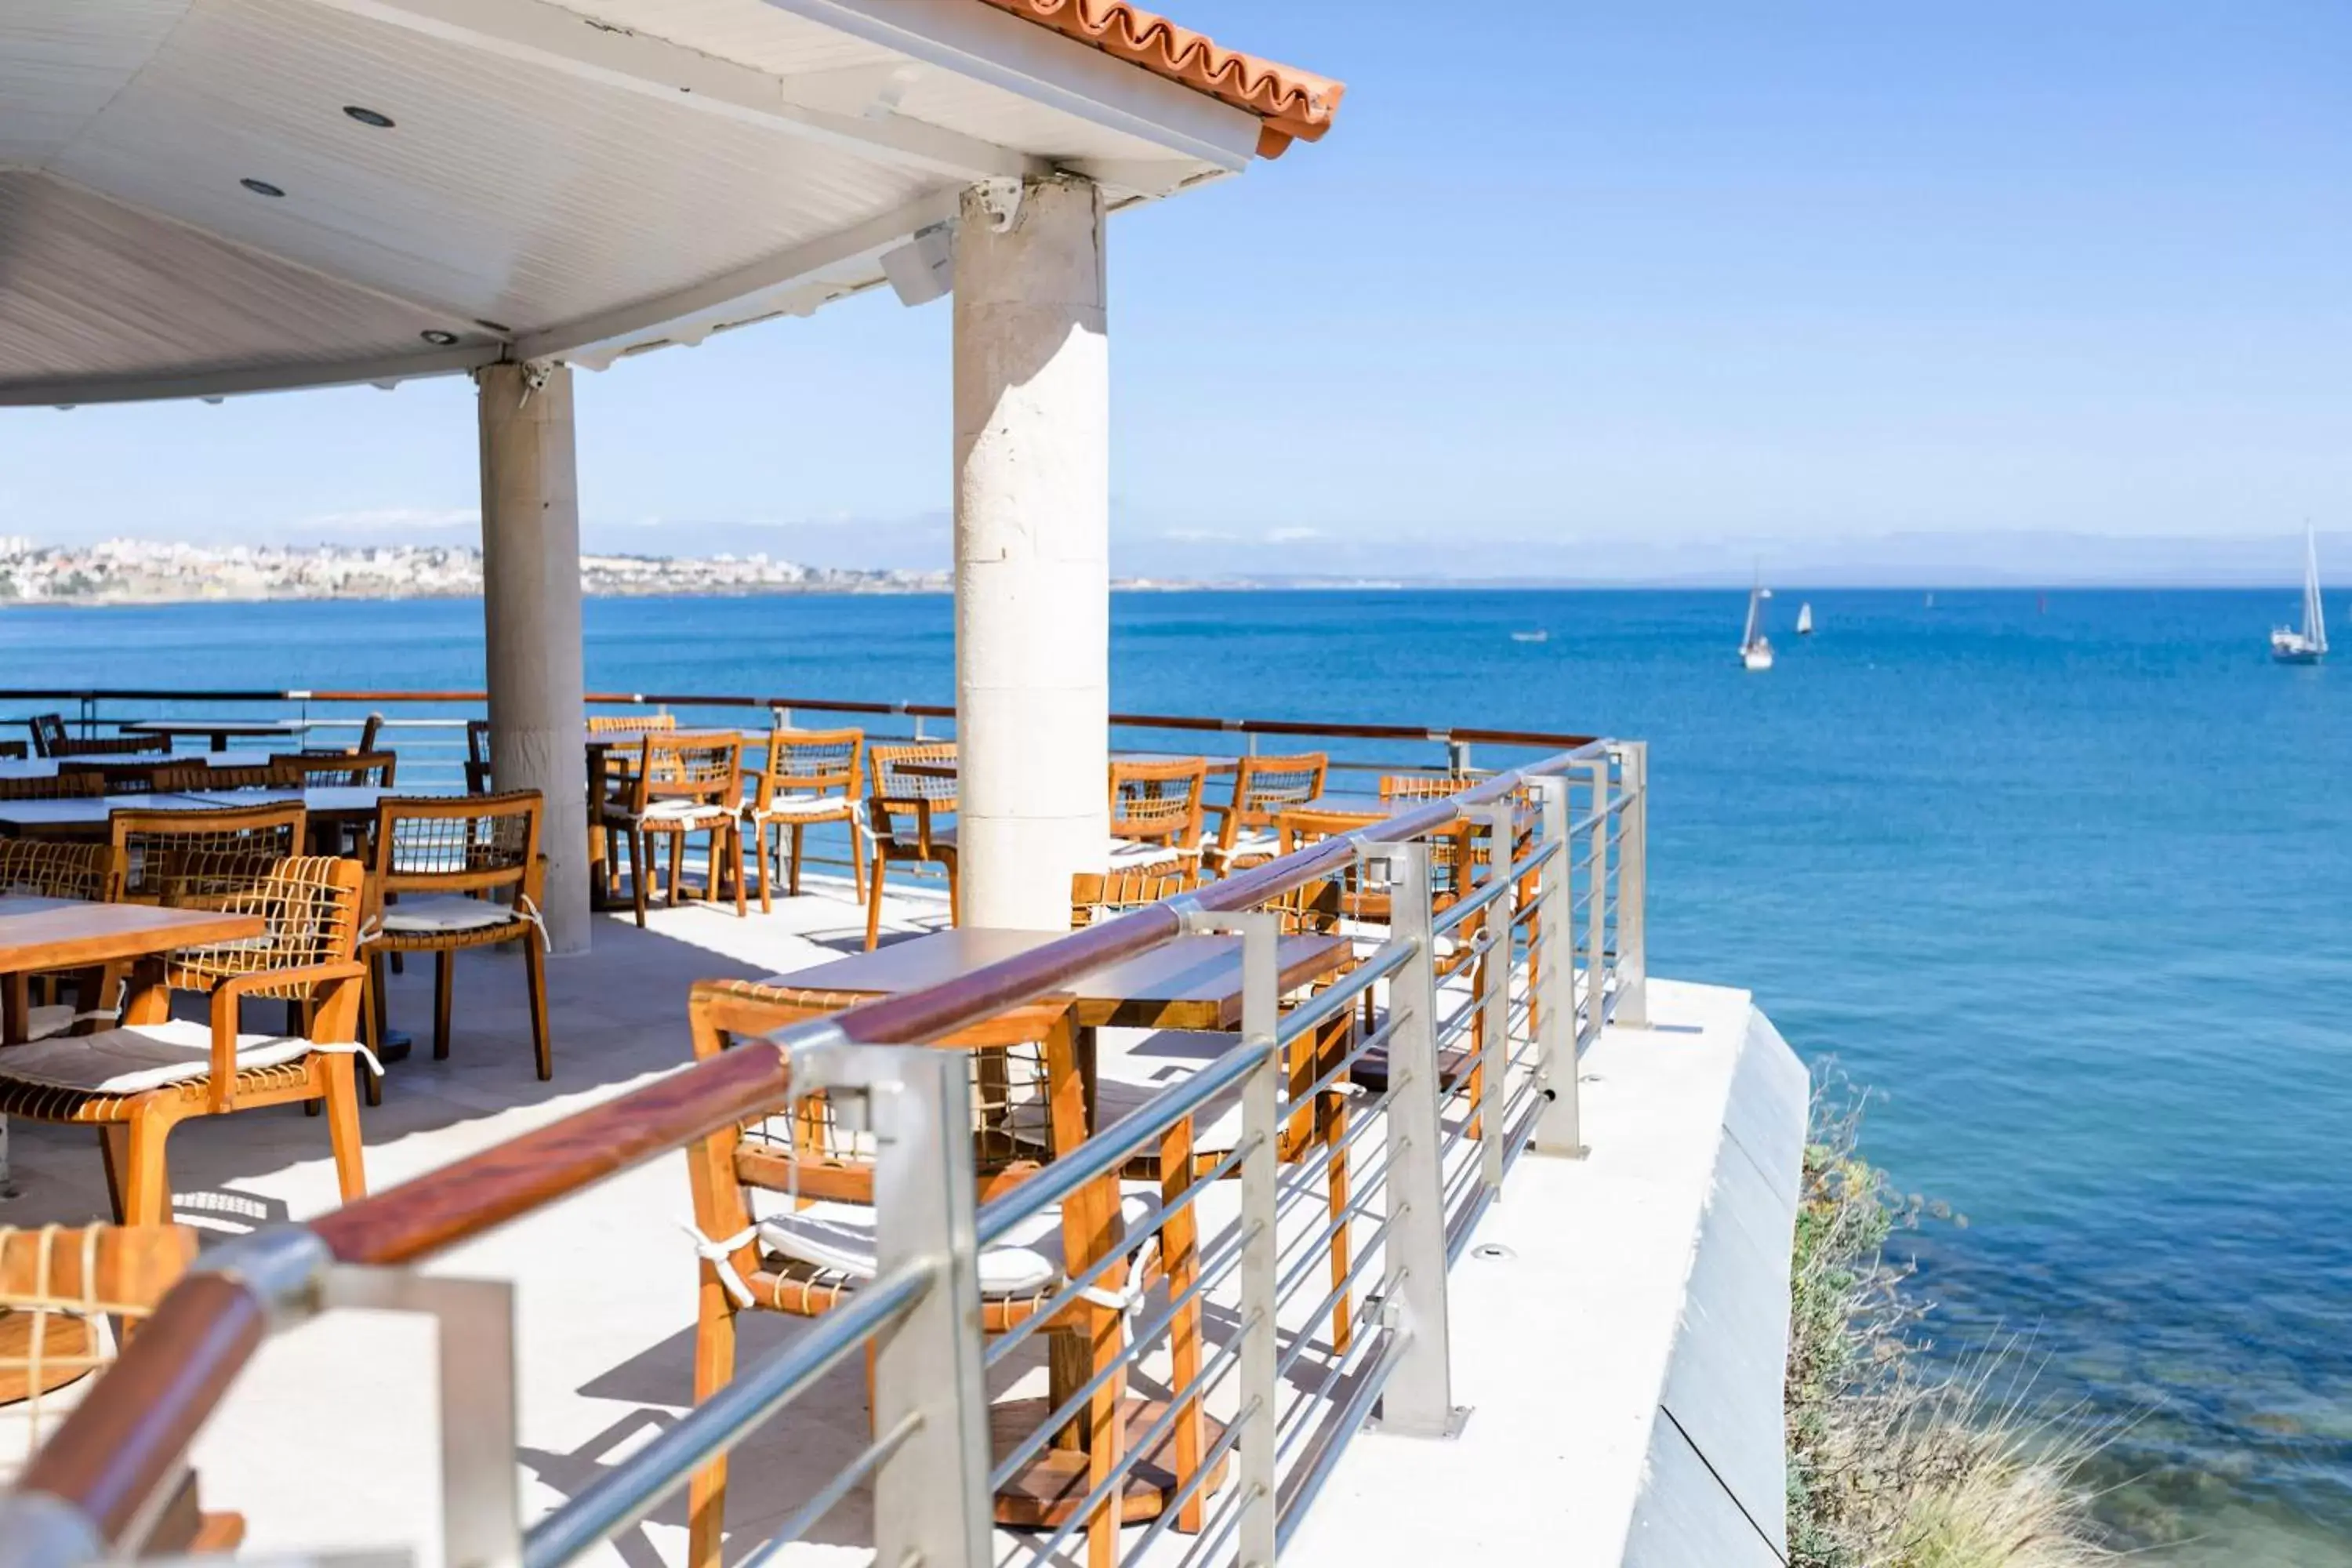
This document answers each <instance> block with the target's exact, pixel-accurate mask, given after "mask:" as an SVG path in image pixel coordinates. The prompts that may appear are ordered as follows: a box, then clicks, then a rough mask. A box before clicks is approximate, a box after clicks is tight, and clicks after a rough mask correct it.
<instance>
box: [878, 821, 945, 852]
mask: <svg viewBox="0 0 2352 1568" xmlns="http://www.w3.org/2000/svg"><path fill="white" fill-rule="evenodd" d="M875 838H876V841H877V842H878V843H882V844H887V845H891V846H894V847H898V848H900V849H904V850H906V851H907V852H908V854H910V855H911V854H913V853H914V852H915V850H916V849H917V847H919V846H920V844H921V843H922V839H921V838H920V837H918V836H917V834H916V832H915V825H914V824H913V823H912V822H909V823H908V824H907V830H906V832H904V833H903V834H901V833H897V832H891V833H877V834H876V835H875ZM955 844H956V825H955V824H954V823H952V822H934V823H933V824H931V847H933V848H934V849H952V848H954V847H955Z"/></svg>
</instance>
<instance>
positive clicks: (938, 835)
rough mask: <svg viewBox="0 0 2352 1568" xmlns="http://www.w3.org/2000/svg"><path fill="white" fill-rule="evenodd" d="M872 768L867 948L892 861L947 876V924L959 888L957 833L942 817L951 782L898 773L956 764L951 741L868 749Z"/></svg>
mask: <svg viewBox="0 0 2352 1568" xmlns="http://www.w3.org/2000/svg"><path fill="white" fill-rule="evenodd" d="M871 751H872V756H871V759H870V760H871V762H872V763H873V765H872V767H871V768H869V769H868V770H867V773H866V789H867V790H868V791H869V793H868V795H866V837H867V839H868V840H869V842H870V843H871V844H872V847H873V859H872V861H871V862H870V864H869V865H868V866H867V868H866V951H867V952H872V951H873V950H874V949H875V948H876V947H877V946H878V945H879V944H880V942H881V941H882V875H883V870H884V868H886V867H887V866H888V865H890V864H891V863H892V862H893V861H897V862H899V863H901V864H910V865H932V866H938V867H939V868H941V869H942V870H943V871H945V872H946V873H947V879H948V920H949V921H950V923H952V922H953V921H956V919H957V918H958V914H957V911H958V910H959V908H960V907H961V899H960V893H961V889H959V888H958V886H957V883H956V830H955V825H954V824H953V823H951V822H950V823H943V822H941V821H940V820H939V819H940V817H942V816H953V815H955V809H956V780H954V779H952V778H924V777H919V776H917V775H915V774H911V773H903V772H901V771H900V768H899V764H901V763H954V761H955V760H956V748H955V742H953V741H927V742H917V743H915V744H913V745H907V746H876V747H873V748H871Z"/></svg>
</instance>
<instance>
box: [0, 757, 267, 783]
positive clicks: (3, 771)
mask: <svg viewBox="0 0 2352 1568" xmlns="http://www.w3.org/2000/svg"><path fill="white" fill-rule="evenodd" d="M269 758H270V753H269V752H102V753H100V755H97V756H91V757H77V756H74V755H71V754H70V753H68V755H66V756H62V757H5V758H0V779H53V778H55V777H57V776H58V773H59V772H60V771H62V767H63V764H65V763H71V764H73V765H74V766H75V767H77V768H86V769H91V770H94V771H96V772H98V773H105V774H108V775H110V776H111V775H112V774H115V773H145V772H148V771H150V770H152V769H154V768H161V767H175V768H176V767H212V768H266V767H268V765H269Z"/></svg>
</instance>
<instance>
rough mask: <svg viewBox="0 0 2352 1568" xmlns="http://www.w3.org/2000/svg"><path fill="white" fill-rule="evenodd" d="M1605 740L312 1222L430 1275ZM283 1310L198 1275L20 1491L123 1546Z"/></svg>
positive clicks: (366, 1261) (350, 1252)
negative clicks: (847, 1072)
mask: <svg viewBox="0 0 2352 1568" xmlns="http://www.w3.org/2000/svg"><path fill="white" fill-rule="evenodd" d="M1600 744H1601V743H1600V742H1591V743H1589V744H1585V745H1580V746H1579V747H1577V748H1575V749H1573V750H1570V751H1567V752H1561V753H1559V754H1558V755H1554V756H1551V757H1548V758H1546V759H1544V760H1543V761H1542V762H1540V763H1534V764H1531V765H1529V766H1528V767H1526V768H1523V769H1518V770H1514V771H1512V772H1509V773H1498V774H1496V776H1495V777H1494V778H1492V779H1489V780H1487V781H1486V782H1484V783H1483V784H1479V785H1478V786H1476V787H1475V788H1473V789H1470V790H1467V791H1465V792H1464V793H1463V794H1461V795H1453V796H1449V797H1446V798H1444V799H1439V800H1433V801H1431V802H1430V803H1429V804H1427V805H1423V806H1419V807H1417V808H1415V809H1413V810H1412V811H1407V812H1402V813H1400V814H1398V815H1397V816H1393V817H1391V818H1388V819H1386V820H1384V821H1382V822H1381V823H1379V824H1378V825H1376V826H1372V827H1370V828H1366V829H1363V830H1360V832H1359V833H1356V834H1351V835H1348V836H1343V837H1335V838H1328V839H1325V840H1322V841H1321V842H1318V843H1317V844H1314V845H1310V846H1308V847H1306V848H1303V849H1299V850H1297V851H1295V852H1293V853H1292V854H1289V855H1286V856H1283V857H1280V858H1277V859H1275V860H1272V861H1269V862H1267V863H1266V864H1265V865H1264V866H1260V867H1257V868H1253V869H1251V870H1248V871H1244V872H1242V873H1240V874H1238V875H1235V876H1233V877H1230V878H1226V879H1223V880H1221V881H1217V882H1213V883H1210V884H1208V885H1207V886H1206V887H1203V888H1202V889H1200V890H1199V891H1197V892H1195V893H1192V894H1189V895H1186V896H1184V897H1183V898H1181V899H1179V900H1171V901H1169V902H1166V903H1160V904H1154V905H1152V906H1150V907H1149V908H1147V909H1142V910H1135V911H1134V912H1132V913H1130V914H1127V915H1122V916H1120V917H1118V919H1116V920H1112V921H1106V922H1104V923H1102V924H1100V925H1094V926H1088V927H1087V928H1085V929H1083V930H1080V931H1073V932H1072V933H1071V934H1070V935H1068V936H1066V937H1063V938H1059V939H1057V940H1055V941H1054V942H1049V943H1047V944H1045V946H1043V947H1039V948H1034V949H1032V950H1031V951H1029V952H1024V953H1019V954H1016V955H1014V956H1013V957H1011V958H1007V959H1004V960H1003V961H1001V962H999V963H992V964H988V965H986V966H984V967H982V968H980V969H976V970H973V971H972V972H971V973H968V974H964V975H961V976H958V977H957V978H956V979H953V980H950V981H947V982H945V983H943V984H939V985H935V986H931V987H929V989H927V990H923V991H917V992H909V993H906V994H900V995H896V996H888V997H884V998H880V999H878V1000H876V1001H873V1002H869V1003H866V1004H864V1005H860V1006H857V1007H853V1008H850V1009H848V1010H847V1011H845V1012H843V1013H839V1014H836V1015H834V1016H831V1017H829V1018H825V1019H822V1020H817V1021H814V1022H811V1023H808V1024H802V1025H797V1026H793V1028H791V1029H787V1030H784V1031H782V1033H780V1034H778V1035H776V1036H774V1037H772V1042H771V1043H772V1045H773V1046H774V1047H777V1048H775V1049H773V1050H769V1051H762V1050H757V1049H738V1050H733V1051H727V1052H724V1053H721V1054H720V1055H719V1056H716V1057H711V1058H705V1059H703V1060H701V1061H698V1062H697V1063H695V1064H694V1065H692V1066H691V1067H688V1068H684V1069H682V1070H681V1071H678V1072H676V1073H673V1074H671V1075H669V1076H668V1077H666V1078H663V1079H658V1080H657V1081H656V1082H654V1083H651V1084H648V1085H646V1087H644V1088H642V1089H633V1090H631V1091H630V1092H628V1093H627V1094H625V1095H621V1096H619V1097H617V1098H615V1099H614V1100H607V1101H605V1102H604V1104H602V1105H598V1106H593V1107H591V1108H590V1109H588V1110H583V1111H580V1112H578V1113H576V1114H574V1115H572V1116H568V1117H565V1118H564V1119H563V1120H562V1121H557V1122H554V1123H552V1124H551V1125H549V1126H546V1127H542V1128H540V1129H539V1130H537V1131H533V1132H529V1133H525V1134H524V1135H523V1136H521V1137H520V1138H517V1139H513V1140H511V1141H509V1142H505V1143H500V1144H498V1145H496V1146H494V1147H492V1148H489V1149H487V1150H484V1151H483V1152H480V1153H478V1154H474V1155H470V1156H468V1157H467V1158H465V1159H462V1160H459V1161H457V1162H455V1163H452V1164H449V1165H446V1166H443V1167H442V1168H440V1169H439V1170H436V1171H432V1172H428V1173H425V1174H424V1175H422V1176H418V1177H415V1178H413V1179H411V1180H409V1181H407V1182H404V1183H402V1184H400V1185H398V1186H396V1187H393V1188H391V1189H389V1190H387V1191H385V1192H383V1193H381V1194H375V1195H373V1196H371V1197H365V1198H361V1199H359V1200H357V1201H355V1202H353V1203H351V1204H348V1205H344V1206H343V1207H341V1208H339V1209H336V1210H334V1211H332V1212H331V1213H329V1214H326V1215H320V1217H319V1218H317V1219H315V1220H313V1221H310V1223H309V1225H308V1226H307V1227H305V1228H307V1229H308V1230H309V1231H310V1233H311V1234H312V1235H313V1236H315V1237H317V1238H318V1239H319V1240H320V1242H322V1243H323V1244H324V1245H325V1247H326V1250H327V1251H328V1252H329V1253H330V1254H331V1256H332V1257H333V1258H335V1259H336V1260H337V1261H338V1262H341V1263H344V1264H358V1265H373V1266H395V1265H400V1264H405V1263H412V1262H415V1261H417V1260H418V1259H421V1258H428V1257H430V1256H432V1255H433V1254H435V1253H436V1252H439V1251H442V1250H444V1249H446V1248H447V1247H453V1246H456V1245H457V1244H458V1243H460V1242H463V1241H466V1240H468V1239H470V1238H472V1237H478V1236H479V1235H481V1234H483V1233H484V1232H486V1231H488V1230H491V1229H494V1228H495V1227H497V1226H501V1225H504V1224H507V1223H509V1222H510V1221H512V1220H515V1219H518V1218H520V1217H521V1216H522V1215H527V1214H530V1213H531V1212H533V1211H535V1210H538V1209H541V1208H543V1207H546V1206H547V1205H551V1204H553V1203H555V1202H558V1201H559V1200H561V1199H563V1198H566V1197H569V1196H571V1195H572V1194H575V1193H577V1192H580V1191H581V1190H583V1188H586V1187H588V1186H591V1185H593V1184H595V1183H597V1182H599V1181H602V1180H604V1179H605V1178H606V1177H609V1176H613V1175H616V1174H618V1173H621V1172H622V1171H625V1170H627V1169H629V1168H631V1167H633V1166H635V1165H638V1164H641V1163H644V1162H646V1161H647V1160H650V1159H653V1158H656V1156H659V1155H661V1154H665V1153H668V1152H672V1151H674V1150H676V1149H678V1148H680V1147H682V1146H684V1145H685V1144H687V1143H688V1142H692V1141H693V1140H694V1139H696V1138H699V1137H702V1136H704V1135H705V1134H707V1133H709V1132H712V1131H717V1130H718V1129H719V1128H721V1127H724V1126H725V1125H727V1124H728V1123H729V1122H730V1121H737V1120H740V1119H741V1118H743V1117H746V1116H750V1115H752V1114H755V1113H756V1112H758V1111H759V1110H761V1108H762V1107H766V1106H772V1105H774V1104H775V1103H777V1102H778V1101H779V1100H782V1098H783V1096H784V1095H785V1094H787V1093H788V1092H789V1091H790V1089H791V1084H792V1050H793V1047H795V1046H797V1045H800V1044H803V1043H810V1042H814V1041H819V1040H827V1039H833V1038H836V1037H846V1038H847V1039H849V1040H851V1041H853V1042H856V1043H859V1044H868V1045H921V1044H925V1043H928V1042H929V1041H932V1040H936V1039H939V1038H940V1037H944V1036H947V1035H950V1034H952V1033H954V1032H955V1031H957V1030H959V1029H961V1028H964V1027H967V1026H970V1025H971V1024H974V1023H976V1022H979V1021H980V1020H982V1019H985V1018H988V1017H990V1016H994V1015H996V1014H998V1013H1001V1012H1003V1011H1004V1010H1005V1009H1007V1008H1010V1007H1013V1006H1017V1005H1021V1004H1023V1003H1024V1002H1028V1001H1032V1000H1034V999H1035V998H1037V997H1039V996H1042V995H1044V994H1047V993H1049V992H1051V991H1052V990H1053V989H1054V988H1055V987H1056V986H1059V985H1062V984H1067V983H1068V982H1070V981H1073V980H1076V979H1077V978H1079V977H1080V976H1082V975H1084V974H1087V973H1090V972H1092V971H1094V970H1096V969H1099V968H1101V967H1103V966H1104V965H1106V964H1108V963H1117V962H1119V961H1121V960H1123V959H1127V958H1130V957H1133V956H1136V955H1138V954H1139V953H1143V952H1149V951H1150V950H1151V949H1152V948H1155V947H1157V946H1159V945H1160V943H1161V942H1166V941H1169V940H1170V939H1171V938H1173V937H1175V936H1177V935H1179V934H1181V932H1182V931H1184V930H1185V929H1186V927H1187V925H1188V924H1189V923H1190V921H1188V918H1187V916H1186V914H1185V912H1184V907H1185V906H1186V905H1188V904H1189V905H1190V906H1191V907H1192V908H1194V909H1198V910H1206V911H1209V912H1211V913H1238V912H1240V911H1243V910H1249V909H1252V908H1255V906H1257V905H1259V904H1262V903H1264V902H1265V901H1266V900H1269V899H1274V898H1278V897H1280V896H1281V895H1283V894H1284V893H1286V892H1289V891H1291V890H1293V889H1297V888H1299V887H1302V886H1304V885H1306V884H1307V883H1308V882H1310V881H1312V880H1313V879H1316V878H1318V877H1319V876H1322V875H1324V874H1326V873H1327V872H1329V871H1331V870H1334V869H1336V868H1339V867H1340V866H1342V865H1345V864H1347V863H1348V862H1349V861H1351V860H1353V859H1354V858H1356V857H1357V856H1358V855H1359V854H1360V853H1361V852H1362V849H1363V847H1364V846H1365V845H1366V844H1371V843H1395V842H1401V841H1403V840H1407V839H1411V838H1413V837H1420V836H1423V835H1425V834H1428V833H1432V832H1434V831H1437V830H1439V829H1442V828H1444V827H1447V826H1452V825H1453V824H1454V823H1455V822H1456V821H1458V820H1460V819H1461V818H1462V816H1463V813H1464V812H1465V810H1466V809H1468V808H1471V807H1474V806H1476V805H1483V804H1486V803H1488V802H1491V801H1494V800H1497V799H1500V798H1502V797H1503V796H1505V795H1508V794H1510V793H1511V792H1512V791H1514V790H1516V789H1517V788H1518V787H1519V786H1520V784H1521V783H1522V782H1523V781H1524V780H1525V779H1527V778H1528V777H1530V776H1537V775H1541V774H1545V773H1559V772H1561V771H1563V770H1564V769H1565V768H1567V767H1569V766H1570V765H1573V764H1576V763H1582V762H1587V761H1590V760H1591V755H1592V754H1593V752H1595V751H1596V750H1597V748H1598V747H1599V745H1600ZM268 1318H269V1309H268V1306H267V1305H266V1304H265V1303H264V1302H263V1301H262V1300H261V1299H260V1297H259V1296H258V1295H257V1294H256V1293H255V1291H254V1289H252V1288H251V1287H250V1286H248V1285H247V1284H246V1283H245V1282H243V1281H241V1280H239V1279H235V1278H232V1277H231V1276H228V1275H226V1274H218V1273H198V1274H195V1275H193V1276H191V1277H190V1278H189V1279H185V1280H183V1281H182V1282H181V1283H180V1284H179V1285H178V1286H177V1287H176V1288H174V1289H173V1291H172V1292H171V1294H169V1295H168V1296H166V1297H165V1298H164V1299H163V1301H162V1303H161V1304H160V1305H159V1306H158V1307H157V1309H156V1310H155V1313H154V1315H153V1317H152V1319H151V1320H150V1321H148V1323H147V1325H146V1326H145V1328H144V1329H143V1330H142V1331H141V1332H140V1333H139V1334H138V1335H137V1336H135V1337H134V1338H133V1339H132V1340H131V1342H130V1344H129V1345H128V1346H127V1347H126V1349H125V1350H124V1352H123V1354H122V1356H121V1359H120V1360H119V1361H118V1362H117V1363H115V1365H114V1367H113V1368H112V1369H111V1370H110V1371H109V1373H107V1374H106V1376H105V1377H104V1378H102V1379H101V1380H100V1382H99V1383H98V1384H97V1385H96V1386H95V1387H93V1388H92V1389H91V1390H90V1392H89V1396H88V1397H86V1398H85V1399H83V1400H82V1401H81V1403H80V1404H79V1405H78V1406H76V1408H75V1409H74V1410H73V1411H72V1412H71V1413H70V1414H69V1415H68V1416H67V1417H66V1419H65V1421H64V1422H63V1423H62V1424H61V1425H60V1426H59V1427H58V1430H57V1432H56V1434H55V1435H54V1436H52V1437H51V1438H50V1439H49V1441H48V1443H47V1445H45V1446H44V1447H43V1448H42V1449H41V1451H40V1453H39V1454H38V1455H37V1456H36V1457H35V1458H34V1460H33V1462H32V1463H31V1464H30V1465H29V1466H27V1468H26V1470H25V1472H24V1474H23V1475H22V1477H21V1478H20V1479H19V1481H18V1483H17V1489H18V1490H20V1491H26V1492H43V1493H47V1494H48V1495H50V1496H52V1497H54V1498H56V1499H58V1500H61V1501H63V1502H65V1503H67V1504H68V1505H70V1506H71V1507H73V1508H75V1509H77V1510H79V1511H80V1512H81V1513H82V1514H83V1516H84V1517H85V1518H87V1519H88V1520H89V1521H90V1523H91V1524H92V1526H93V1527H94V1528H95V1529H96V1530H97V1531H99V1532H100V1537H101V1539H102V1541H103V1542H104V1543H105V1545H106V1546H107V1547H108V1548H109V1549H110V1550H113V1549H117V1548H120V1547H121V1546H122V1545H124V1544H125V1543H126V1542H125V1537H126V1535H127V1534H128V1532H130V1531H131V1530H132V1529H133V1528H134V1527H135V1526H136V1525H137V1524H138V1523H139V1521H140V1515H141V1510H142V1509H143V1508H144V1507H145V1506H146V1504H147V1502H148V1501H149V1500H151V1499H152V1497H153V1496H154V1495H155V1494H156V1492H157V1489H159V1488H161V1487H162V1486H163V1483H164V1482H165V1481H166V1480H167V1479H169V1478H170V1477H171V1476H172V1475H173V1473H174V1471H175V1468H176V1467H177V1466H178V1465H179V1463H180V1462H181V1458H182V1456H183V1455H184V1454H185V1452H186V1450H187V1446H188V1444H189V1443H190V1442H191V1441H192V1440H193V1439H194V1436H195V1435H196V1433H197V1432H198V1431H199V1430H200V1429H201V1428H202V1427H203V1426H204V1423H205V1420H206V1419H207V1418H208V1417H209V1416H210V1415H211V1414H212V1412H213V1410H214V1409H215V1407H216V1406H217V1405H218V1404H219V1402H220V1400H221V1398H222V1397H223V1396H224V1395H225V1394H226V1392H227V1390H228V1387H229V1384H231V1382H232V1381H233V1380H234V1379H235V1377H236V1373H237V1372H238V1371H239V1370H240V1369H241V1368H242V1367H243V1366H244V1365H245V1363H247V1361H248V1360H249V1359H250V1358H251V1357H252V1355H253V1353H254V1352H255V1351H256V1350H257V1348H258V1347H259V1346H260V1344H261V1342H262V1339H263V1337H264V1335H265V1333H266V1331H267V1329H268Z"/></svg>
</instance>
